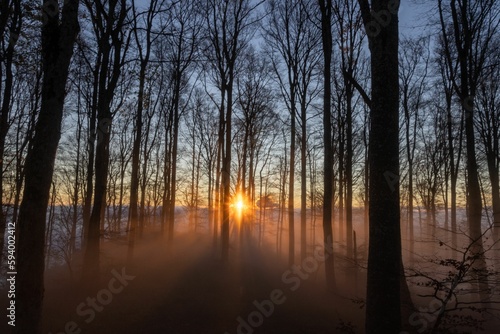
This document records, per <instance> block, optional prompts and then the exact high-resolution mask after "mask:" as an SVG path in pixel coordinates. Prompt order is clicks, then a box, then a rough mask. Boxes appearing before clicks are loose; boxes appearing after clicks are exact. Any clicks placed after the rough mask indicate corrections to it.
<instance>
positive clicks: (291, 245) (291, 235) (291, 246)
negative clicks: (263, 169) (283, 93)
mask: <svg viewBox="0 0 500 334" xmlns="http://www.w3.org/2000/svg"><path fill="white" fill-rule="evenodd" d="M294 104H295V101H292V111H291V112H290V117H291V118H290V173H289V180H288V263H289V264H290V265H292V264H293V263H294V262H295V207H294V201H295V194H294V188H295V187H294V185H295V139H296V138H295V137H296V135H297V134H296V131H297V130H296V126H295V107H294Z"/></svg>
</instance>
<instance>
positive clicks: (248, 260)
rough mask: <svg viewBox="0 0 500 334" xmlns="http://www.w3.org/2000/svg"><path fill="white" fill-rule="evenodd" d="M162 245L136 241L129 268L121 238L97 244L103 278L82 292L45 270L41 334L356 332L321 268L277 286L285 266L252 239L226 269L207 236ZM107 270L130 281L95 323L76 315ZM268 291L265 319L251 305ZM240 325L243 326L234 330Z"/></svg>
mask: <svg viewBox="0 0 500 334" xmlns="http://www.w3.org/2000/svg"><path fill="white" fill-rule="evenodd" d="M167 244H168V242H167V241H166V240H165V239H163V238H162V237H160V236H157V235H155V234H148V235H145V236H144V238H143V239H141V240H140V241H139V242H138V243H137V246H136V251H135V260H134V263H133V264H132V265H129V266H125V263H126V262H125V256H126V251H127V244H126V240H121V241H117V240H115V241H108V242H104V243H103V246H102V253H101V258H102V266H101V268H102V270H101V271H102V273H103V278H102V280H101V282H100V283H99V284H97V288H94V289H90V290H88V289H87V290H85V291H86V292H84V291H83V290H82V289H80V288H79V285H78V284H77V283H75V282H77V281H78V280H77V279H76V278H75V279H74V280H73V282H72V281H71V280H70V279H68V275H67V272H68V270H67V268H66V267H58V268H57V267H56V268H53V269H50V270H48V272H47V274H46V281H45V282H46V293H45V301H44V313H43V333H52V334H56V333H57V334H59V333H72V331H73V332H74V333H83V334H85V333H89V334H101V333H103V334H104V333H106V334H113V333H121V334H126V333H130V334H135V333H137V334H139V333H169V334H170V333H171V334H176V333H178V334H190V333H196V334H210V333H218V334H225V333H229V334H233V333H245V334H250V333H262V334H265V333H279V334H281V333H283V334H284V333H287V334H302V333H304V334H305V333H307V334H315V333H317V334H320V333H324V334H327V333H351V332H352V330H351V325H350V322H352V323H355V325H354V329H355V331H356V332H358V333H359V332H362V331H363V330H362V328H363V324H361V323H359V322H360V321H362V318H363V312H364V309H360V307H359V305H357V304H356V303H353V302H352V301H351V300H349V299H345V298H341V297H338V296H337V295H334V294H332V293H329V292H327V290H326V287H325V284H324V282H323V275H324V271H322V270H321V269H318V270H317V271H314V272H312V273H311V274H310V275H308V277H307V279H304V278H301V279H298V278H297V277H296V275H295V276H294V284H285V282H284V280H283V279H282V276H283V273H285V272H286V271H287V270H288V269H290V267H289V266H288V265H287V264H286V263H285V261H281V260H279V259H278V258H277V256H276V255H275V254H276V253H275V252H273V251H272V250H266V248H265V247H263V248H258V247H257V246H256V245H255V241H254V240H253V239H252V240H249V241H248V242H247V247H245V248H244V251H242V250H241V249H231V251H230V259H231V260H230V263H229V264H223V263H222V262H221V261H220V255H219V254H216V252H214V250H213V246H212V241H211V240H210V238H209V237H207V236H202V235H194V234H184V235H178V236H177V237H176V240H175V243H174V245H172V246H170V247H168V246H167ZM320 267H321V265H320ZM113 270H115V273H116V272H122V271H124V272H125V273H126V275H130V276H135V278H133V279H130V280H129V281H128V284H127V286H126V287H124V288H123V290H122V291H120V292H119V293H116V294H113V295H112V296H113V297H112V300H111V301H109V303H108V304H107V305H103V306H102V310H100V311H99V312H94V313H95V317H91V316H90V312H92V311H90V310H91V307H90V306H88V305H89V304H86V305H84V306H82V308H81V309H80V311H78V306H79V305H80V304H81V303H87V298H88V297H91V298H92V297H93V298H96V296H98V295H99V294H101V297H102V298H105V297H106V296H107V295H106V293H105V292H102V291H101V290H102V289H107V287H108V284H109V282H110V280H111V279H112V277H113V274H112V271H113ZM76 276H77V275H76V274H75V277H76ZM292 276H293V275H289V277H292ZM115 283H116V282H115ZM297 283H298V284H300V286H298V288H297V289H296V290H294V291H292V289H290V288H291V287H292V286H293V287H297V285H296V284H297ZM276 289H278V290H279V291H281V292H282V295H278V297H279V298H278V299H279V301H280V302H281V304H280V305H276V304H273V306H272V307H270V306H269V302H267V303H265V302H264V304H265V305H267V306H266V307H267V308H265V311H264V312H267V313H268V314H267V315H262V311H259V310H258V309H257V307H256V305H255V303H259V304H261V303H263V301H264V300H269V299H270V298H271V293H272V292H273V291H275V290H276ZM108 296H109V294H108ZM275 297H276V296H275ZM101 300H102V299H101ZM106 302H108V301H106ZM256 311H257V312H259V313H260V314H261V315H260V316H259V315H258V314H256ZM252 312H253V313H252ZM249 316H250V318H249ZM252 316H253V318H252ZM91 318H92V319H91ZM242 319H243V320H244V322H245V323H246V324H244V325H241V323H242ZM353 319H357V320H353ZM360 319H361V320H360ZM68 322H74V323H76V325H75V324H73V323H71V324H70V325H68ZM251 324H253V325H251ZM75 326H76V327H75ZM65 327H66V328H69V329H70V330H68V329H66V330H65ZM78 329H81V332H78Z"/></svg>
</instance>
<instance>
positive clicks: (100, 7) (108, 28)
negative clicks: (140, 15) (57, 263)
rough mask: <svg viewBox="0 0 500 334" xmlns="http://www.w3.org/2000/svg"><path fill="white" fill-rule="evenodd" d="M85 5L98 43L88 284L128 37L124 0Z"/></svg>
mask: <svg viewBox="0 0 500 334" xmlns="http://www.w3.org/2000/svg"><path fill="white" fill-rule="evenodd" d="M85 5H86V7H87V10H88V13H89V14H90V17H91V19H92V25H93V28H94V34H95V36H96V39H97V44H98V50H97V51H98V55H97V57H98V58H99V60H100V64H99V65H100V66H99V68H98V73H96V74H97V78H96V84H97V89H98V94H97V101H96V104H95V105H94V106H93V107H95V108H97V109H96V116H97V118H96V121H97V132H96V136H95V138H93V140H95V141H96V149H95V167H94V170H95V183H94V199H93V206H92V212H91V214H90V218H89V223H88V238H87V243H86V249H85V255H84V266H83V281H85V282H89V283H90V282H92V281H94V280H95V279H96V278H97V277H98V275H99V249H100V245H99V243H100V232H101V224H102V223H103V222H104V221H103V213H104V209H105V206H106V203H105V202H106V187H107V184H108V168H109V144H110V135H111V122H112V118H113V111H112V109H111V108H112V102H113V98H114V93H115V89H116V87H117V86H118V81H119V79H120V75H121V71H122V66H123V64H124V57H125V54H126V51H127V49H128V44H129V37H127V36H126V35H125V32H124V26H125V25H126V24H127V13H128V6H127V2H126V0H111V1H109V2H106V3H104V2H102V1H85ZM87 191H88V189H87Z"/></svg>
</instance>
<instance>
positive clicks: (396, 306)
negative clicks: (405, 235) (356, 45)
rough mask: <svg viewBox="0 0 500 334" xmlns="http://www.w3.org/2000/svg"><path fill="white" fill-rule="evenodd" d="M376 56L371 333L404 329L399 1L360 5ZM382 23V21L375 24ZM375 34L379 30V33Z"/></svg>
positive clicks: (364, 1) (369, 293)
mask: <svg viewBox="0 0 500 334" xmlns="http://www.w3.org/2000/svg"><path fill="white" fill-rule="evenodd" d="M358 2H359V5H360V8H361V12H362V16H363V22H364V24H365V28H366V31H367V34H368V37H369V47H370V53H371V88H372V93H371V95H372V97H371V112H370V125H371V128H370V143H369V152H370V153H369V155H370V195H369V197H370V205H369V217H370V245H369V255H368V277H367V298H366V325H365V328H366V333H399V331H400V329H401V301H400V300H401V299H400V280H401V263H402V260H401V235H400V208H399V119H398V118H399V72H398V70H399V69H398V44H399V42H398V10H399V1H394V0H373V1H372V2H371V8H370V4H369V3H368V1H367V0H358ZM376 18H378V20H376ZM374 28H376V29H375V30H374Z"/></svg>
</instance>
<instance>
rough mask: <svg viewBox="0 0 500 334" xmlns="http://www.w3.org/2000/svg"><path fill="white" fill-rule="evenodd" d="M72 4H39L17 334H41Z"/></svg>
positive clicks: (74, 25) (73, 30)
mask: <svg viewBox="0 0 500 334" xmlns="http://www.w3.org/2000/svg"><path fill="white" fill-rule="evenodd" d="M78 5H79V1H77V0H68V1H66V2H65V3H64V6H63V7H62V10H61V13H60V10H59V5H58V3H57V2H55V3H54V2H52V1H50V0H45V1H44V11H43V14H44V17H45V18H46V20H45V22H44V24H43V26H42V57H43V58H42V67H43V74H44V76H43V85H42V102H41V106H40V107H41V109H40V114H39V116H38V120H37V123H36V129H35V134H34V137H33V140H32V142H31V143H30V146H31V149H30V150H29V152H28V155H27V157H26V162H25V166H24V169H25V185H24V193H23V199H22V202H21V207H20V209H19V220H18V225H19V240H18V261H17V264H18V265H17V272H18V277H17V282H16V304H17V305H18V306H19V307H18V308H17V314H16V316H17V319H16V320H17V323H16V325H17V326H16V327H15V332H16V333H20V334H21V333H41V328H40V318H41V313H42V302H43V291H44V279H43V274H44V267H45V263H44V260H45V259H44V254H45V219H46V213H47V205H48V201H49V192H50V186H51V183H52V175H53V172H54V170H53V168H54V160H55V157H56V151H57V146H58V143H59V139H60V136H61V123H62V116H63V106H64V97H65V92H66V90H65V86H66V80H67V78H68V71H69V64H70V61H71V57H72V55H73V46H74V42H75V39H76V35H77V33H78V30H79V25H78Z"/></svg>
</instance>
